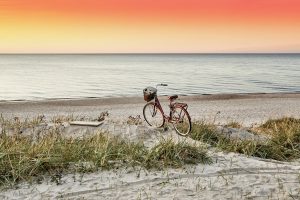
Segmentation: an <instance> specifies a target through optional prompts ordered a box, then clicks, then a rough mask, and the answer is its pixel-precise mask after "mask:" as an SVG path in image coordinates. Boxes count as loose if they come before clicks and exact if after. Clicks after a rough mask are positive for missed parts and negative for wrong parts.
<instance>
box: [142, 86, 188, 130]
mask: <svg viewBox="0 0 300 200" xmlns="http://www.w3.org/2000/svg"><path fill="white" fill-rule="evenodd" d="M157 86H168V85H167V84H158V85H156V88H154V87H147V88H145V89H144V91H143V92H144V100H145V101H147V102H148V103H147V104H146V105H145V106H144V109H143V115H144V119H145V121H146V122H147V124H149V126H152V127H155V128H160V127H163V125H164V124H165V121H167V122H169V123H172V124H173V127H174V129H175V130H176V132H177V133H178V134H179V135H182V136H187V135H188V134H189V133H190V132H191V129H192V123H191V117H190V115H189V113H188V111H187V108H188V105H187V104H186V103H179V102H174V100H176V99H177V98H178V96H177V95H173V96H169V97H168V99H169V102H170V103H169V108H170V114H169V116H167V115H166V114H165V113H164V110H163V108H162V106H161V104H160V102H159V100H158V98H157ZM153 99H154V102H153V101H152V100H153Z"/></svg>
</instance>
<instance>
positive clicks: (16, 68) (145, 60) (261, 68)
mask: <svg viewBox="0 0 300 200" xmlns="http://www.w3.org/2000/svg"><path fill="white" fill-rule="evenodd" d="M160 83H164V84H168V86H167V87H158V93H159V94H160V95H171V94H178V95H200V94H228V93H230V94H231V93H287V92H288V93H293V92H300V54H73V55H72V54H58V55H56V54H16V55H15V54H1V55H0V101H21V100H46V99H74V98H98V97H103V98H106V97H131V96H141V98H142V97H143V89H144V88H146V87H148V86H152V87H155V86H156V85H157V84H160Z"/></svg>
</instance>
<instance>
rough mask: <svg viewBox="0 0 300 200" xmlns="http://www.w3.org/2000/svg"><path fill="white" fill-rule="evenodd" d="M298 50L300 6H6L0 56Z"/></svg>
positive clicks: (0, 23)
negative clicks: (8, 54)
mask: <svg viewBox="0 0 300 200" xmlns="http://www.w3.org/2000/svg"><path fill="white" fill-rule="evenodd" d="M275 52H282V53H290V52H291V53H293V52H300V1H299V0H205V1H204V0H0V53H275Z"/></svg>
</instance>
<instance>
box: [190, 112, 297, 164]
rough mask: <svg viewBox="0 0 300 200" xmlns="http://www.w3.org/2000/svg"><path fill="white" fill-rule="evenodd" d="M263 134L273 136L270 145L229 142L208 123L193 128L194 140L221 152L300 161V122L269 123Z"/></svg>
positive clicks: (267, 143) (247, 141)
mask: <svg viewBox="0 0 300 200" xmlns="http://www.w3.org/2000/svg"><path fill="white" fill-rule="evenodd" d="M258 130H259V134H268V135H271V136H272V137H271V139H270V140H268V141H254V140H244V141H243V140H238V139H229V138H227V137H225V136H224V135H222V134H220V133H218V131H217V129H216V127H215V125H213V124H207V123H204V122H196V123H194V124H193V129H192V132H191V138H193V139H195V140H200V141H202V142H205V143H208V144H210V145H212V146H214V147H217V148H219V149H221V150H225V151H229V152H236V153H242V154H246V155H249V156H256V157H260V158H267V159H275V160H280V161H291V160H294V159H299V158H300V120H299V119H295V118H282V119H276V120H273V119H271V120H268V121H267V122H265V123H263V124H262V125H261V126H260V127H258V129H256V130H255V131H258Z"/></svg>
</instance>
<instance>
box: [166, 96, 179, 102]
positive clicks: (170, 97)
mask: <svg viewBox="0 0 300 200" xmlns="http://www.w3.org/2000/svg"><path fill="white" fill-rule="evenodd" d="M177 98H178V95H172V96H169V97H168V99H169V100H171V101H172V100H174V99H177Z"/></svg>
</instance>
